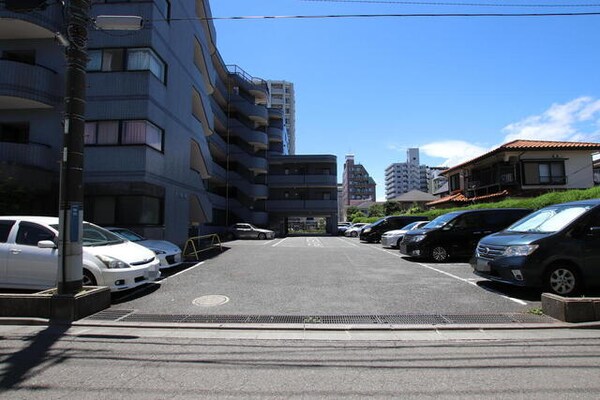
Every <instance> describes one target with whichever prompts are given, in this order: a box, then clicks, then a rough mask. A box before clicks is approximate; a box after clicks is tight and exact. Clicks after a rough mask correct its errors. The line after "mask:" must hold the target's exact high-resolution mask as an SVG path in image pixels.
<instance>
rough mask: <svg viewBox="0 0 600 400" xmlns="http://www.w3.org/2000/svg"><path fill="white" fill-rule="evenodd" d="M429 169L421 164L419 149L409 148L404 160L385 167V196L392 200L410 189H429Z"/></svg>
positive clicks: (422, 190) (423, 190) (424, 190)
mask: <svg viewBox="0 0 600 400" xmlns="http://www.w3.org/2000/svg"><path fill="white" fill-rule="evenodd" d="M429 175H430V173H429V171H428V168H427V166H425V165H421V163H420V160H419V149H418V148H409V149H408V150H407V152H406V162H403V163H394V164H391V165H389V166H388V167H387V168H386V169H385V198H386V200H393V199H394V198H396V197H399V196H401V195H402V194H404V193H408V192H410V191H412V190H419V191H421V192H428V191H429V188H428V186H429V184H428V182H429Z"/></svg>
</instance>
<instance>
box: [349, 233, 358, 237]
mask: <svg viewBox="0 0 600 400" xmlns="http://www.w3.org/2000/svg"><path fill="white" fill-rule="evenodd" d="M350 236H352V237H357V236H358V232H350Z"/></svg>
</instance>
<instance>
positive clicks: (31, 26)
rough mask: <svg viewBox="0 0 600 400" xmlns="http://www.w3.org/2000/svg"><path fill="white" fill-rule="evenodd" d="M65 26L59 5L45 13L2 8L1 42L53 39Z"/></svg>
mask: <svg viewBox="0 0 600 400" xmlns="http://www.w3.org/2000/svg"><path fill="white" fill-rule="evenodd" d="M63 26H64V18H63V14H62V8H61V7H60V6H59V5H58V4H56V5H54V6H53V7H48V8H46V9H45V10H44V11H32V12H26V13H16V12H12V11H8V10H6V9H5V8H4V7H1V8H0V40H14V39H19V40H22V39H52V38H54V37H55V32H59V31H62V29H63Z"/></svg>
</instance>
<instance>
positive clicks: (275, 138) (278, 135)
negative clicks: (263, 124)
mask: <svg viewBox="0 0 600 400" xmlns="http://www.w3.org/2000/svg"><path fill="white" fill-rule="evenodd" d="M267 134H268V135H269V141H271V142H277V143H281V142H283V129H280V128H275V127H272V126H269V128H268V129H267Z"/></svg>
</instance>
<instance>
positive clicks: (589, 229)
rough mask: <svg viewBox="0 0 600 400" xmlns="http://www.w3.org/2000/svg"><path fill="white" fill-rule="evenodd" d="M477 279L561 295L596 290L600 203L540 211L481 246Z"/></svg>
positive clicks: (599, 261) (599, 280)
mask: <svg viewBox="0 0 600 400" xmlns="http://www.w3.org/2000/svg"><path fill="white" fill-rule="evenodd" d="M471 265H472V267H473V270H474V272H475V274H477V275H479V276H482V277H484V278H487V279H490V280H494V281H499V282H504V283H509V284H512V285H518V286H531V287H543V288H544V289H545V290H548V291H551V292H553V293H555V294H559V295H562V296H567V295H573V294H576V293H577V292H579V291H580V289H582V288H583V286H584V285H586V286H599V285H600V199H593V200H583V201H575V202H570V203H563V204H556V205H553V206H549V207H545V208H542V209H541V210H538V211H536V212H534V213H532V214H531V215H528V216H527V217H526V218H523V219H521V220H519V221H517V222H516V223H514V224H513V225H511V226H510V227H508V228H507V229H505V230H503V231H501V232H498V233H495V234H493V235H490V236H486V237H484V238H483V239H481V241H480V242H479V245H478V246H477V250H476V252H475V257H473V259H472V260H471Z"/></svg>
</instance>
